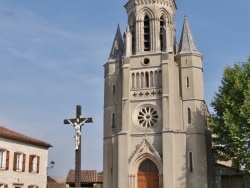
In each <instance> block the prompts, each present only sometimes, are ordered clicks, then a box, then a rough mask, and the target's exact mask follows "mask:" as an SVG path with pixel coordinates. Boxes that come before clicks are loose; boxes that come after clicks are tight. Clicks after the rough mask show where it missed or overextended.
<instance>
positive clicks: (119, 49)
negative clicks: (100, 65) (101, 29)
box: [109, 23, 124, 60]
mask: <svg viewBox="0 0 250 188" xmlns="http://www.w3.org/2000/svg"><path fill="white" fill-rule="evenodd" d="M123 46H124V44H123V39H122V35H121V30H120V25H119V23H118V26H117V30H116V35H115V39H114V42H113V46H112V49H111V52H110V55H109V60H118V59H120V58H121V57H122V55H123Z"/></svg>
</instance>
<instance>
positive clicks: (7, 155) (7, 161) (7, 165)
mask: <svg viewBox="0 0 250 188" xmlns="http://www.w3.org/2000/svg"><path fill="white" fill-rule="evenodd" d="M9 163H10V152H9V151H6V163H5V170H9V165H10V164H9Z"/></svg>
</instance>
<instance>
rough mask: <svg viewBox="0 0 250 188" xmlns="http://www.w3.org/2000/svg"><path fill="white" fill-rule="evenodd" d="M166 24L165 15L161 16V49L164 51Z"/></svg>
mask: <svg viewBox="0 0 250 188" xmlns="http://www.w3.org/2000/svg"><path fill="white" fill-rule="evenodd" d="M165 26H166V25H165V19H164V17H163V16H161V17H160V44H161V51H164V50H165V48H166V47H165V44H164V42H166V41H164V40H166V36H165V35H166V34H165V33H166V29H165V28H164V27H165Z"/></svg>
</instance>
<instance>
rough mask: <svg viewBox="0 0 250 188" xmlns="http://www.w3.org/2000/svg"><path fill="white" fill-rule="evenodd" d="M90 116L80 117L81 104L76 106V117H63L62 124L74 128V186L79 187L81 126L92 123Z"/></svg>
mask: <svg viewBox="0 0 250 188" xmlns="http://www.w3.org/2000/svg"><path fill="white" fill-rule="evenodd" d="M92 122H93V120H92V118H84V117H82V110H81V106H80V105H77V106H76V117H75V118H72V119H65V120H64V124H71V125H73V127H74V128H75V131H76V134H75V141H76V143H75V187H81V128H82V126H83V125H84V123H92Z"/></svg>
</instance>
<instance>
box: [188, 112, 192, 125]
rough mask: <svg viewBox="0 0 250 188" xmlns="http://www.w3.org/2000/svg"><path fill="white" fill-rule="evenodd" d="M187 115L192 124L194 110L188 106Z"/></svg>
mask: <svg viewBox="0 0 250 188" xmlns="http://www.w3.org/2000/svg"><path fill="white" fill-rule="evenodd" d="M187 116H188V124H191V123H192V111H191V108H188V113H187Z"/></svg>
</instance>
